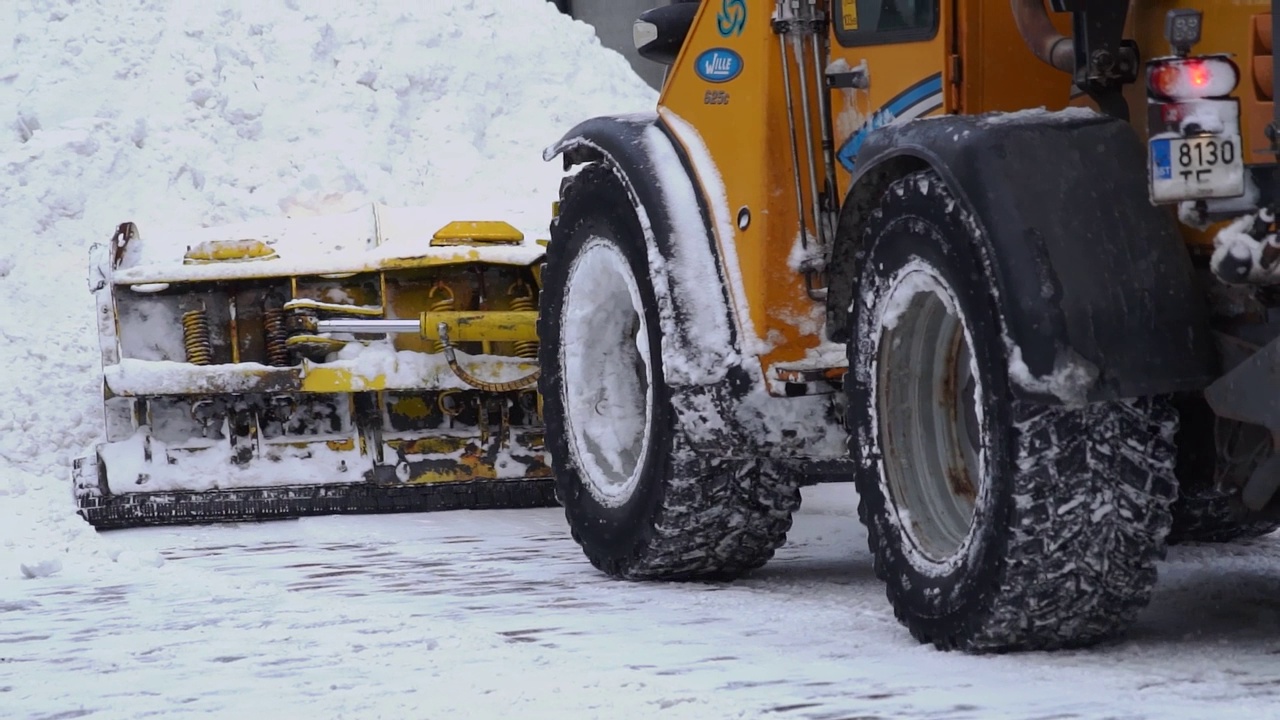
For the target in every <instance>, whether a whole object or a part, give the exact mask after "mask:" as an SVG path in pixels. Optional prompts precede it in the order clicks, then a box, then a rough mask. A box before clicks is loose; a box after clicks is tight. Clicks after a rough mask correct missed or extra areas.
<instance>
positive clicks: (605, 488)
mask: <svg viewBox="0 0 1280 720" xmlns="http://www.w3.org/2000/svg"><path fill="white" fill-rule="evenodd" d="M551 237H552V240H551V243H550V245H549V247H548V249H547V265H546V269H545V270H544V272H543V288H542V294H541V307H540V312H539V318H538V335H539V338H540V341H541V346H540V347H541V349H540V352H539V357H538V360H539V363H540V365H541V368H542V376H541V380H540V387H539V389H540V390H541V393H542V396H543V415H544V419H545V422H546V433H547V448H548V450H549V451H550V455H551V459H552V467H553V469H554V471H555V475H556V494H557V497H558V498H559V500H560V502H561V504H563V505H564V509H565V516H566V518H567V519H568V521H569V527H570V529H571V530H572V533H573V537H574V539H575V540H576V541H577V542H578V544H579V545H581V546H582V549H583V551H584V553H585V554H586V556H587V558H588V559H590V561H591V563H592V564H593V565H595V566H596V567H597V568H599V569H600V570H602V571H604V572H605V573H607V574H609V575H611V576H614V577H620V578H627V579H659V578H660V579H692V578H729V577H734V576H737V575H740V574H741V573H743V572H746V571H748V570H751V569H754V568H757V567H759V566H761V565H763V564H764V563H765V562H766V561H768V560H769V558H771V557H772V556H773V553H774V550H775V549H776V548H777V547H778V546H780V545H781V544H782V543H783V542H784V541H785V539H786V533H787V531H788V530H789V529H790V527H791V514H792V512H793V511H794V510H795V509H796V508H797V507H798V506H799V503H800V495H799V489H798V487H797V485H796V483H795V482H794V481H792V480H790V479H785V478H784V477H783V476H782V474H781V473H780V472H779V469H778V468H777V467H775V466H774V465H773V464H772V463H770V462H768V461H763V460H756V459H740V458H734V457H711V456H708V454H707V453H698V452H695V451H694V450H693V449H692V448H690V447H689V445H688V443H687V441H686V440H685V437H684V434H683V433H682V432H681V429H680V427H679V423H678V421H677V419H676V416H677V414H676V412H675V411H674V409H673V407H672V398H673V394H672V392H671V390H670V389H669V388H668V387H667V385H666V382H665V379H664V377H663V370H662V358H661V352H660V348H661V343H662V341H663V338H662V334H661V331H660V325H659V308H658V298H657V295H656V294H655V291H654V286H653V282H652V280H651V279H650V275H649V267H650V266H649V261H648V251H647V249H646V245H645V239H644V235H643V234H642V232H641V227H640V223H639V221H638V220H637V219H636V213H635V210H634V209H633V206H632V203H631V200H630V199H629V195H628V193H627V192H626V190H625V189H624V187H623V185H622V183H621V181H620V180H619V179H618V178H617V177H615V176H614V175H613V173H612V172H611V171H610V170H608V169H607V168H605V167H603V166H600V165H591V166H588V167H586V168H584V169H583V170H582V171H581V172H579V173H578V174H577V175H575V176H573V178H571V179H570V180H569V181H568V182H566V183H565V185H564V187H563V188H562V190H561V200H560V215H559V217H557V218H556V220H555V221H554V222H553V224H552V228H551ZM588 340H589V342H588ZM620 368H622V369H626V370H627V372H619V369H620ZM725 450H726V453H728V452H731V451H732V450H733V449H732V448H726V449H725Z"/></svg>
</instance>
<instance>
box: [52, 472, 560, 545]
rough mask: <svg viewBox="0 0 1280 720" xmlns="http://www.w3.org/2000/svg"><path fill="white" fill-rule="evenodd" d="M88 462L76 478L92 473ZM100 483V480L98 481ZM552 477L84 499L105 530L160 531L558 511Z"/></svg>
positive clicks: (88, 515) (83, 507)
mask: <svg viewBox="0 0 1280 720" xmlns="http://www.w3.org/2000/svg"><path fill="white" fill-rule="evenodd" d="M83 460H84V459H83V458H82V459H81V460H80V461H77V464H76V468H75V471H74V472H75V474H76V475H77V477H83V475H85V474H90V475H92V474H93V472H94V471H93V469H92V468H86V467H84V465H87V464H88V463H84V462H83ZM94 481H95V482H96V478H95V479H94ZM555 504H556V498H555V487H554V484H553V482H552V481H551V480H550V479H548V478H535V479H531V480H506V481H500V482H486V481H469V482H454V483H426V484H421V485H375V484H368V483H361V484H355V485H340V484H339V485H285V486H277V487H270V488H248V489H241V490H209V491H203V492H184V491H174V492H158V493H125V494H120V495H101V494H93V495H85V496H83V497H81V498H80V501H79V507H80V514H81V515H82V516H83V517H84V518H85V519H86V520H88V521H89V523H90V524H92V525H93V526H94V527H96V528H98V529H99V530H115V529H121V528H131V527H147V526H154V525H194V524H200V523H219V522H246V521H257V520H282V519H288V518H297V517H305V516H308V515H339V514H348V513H361V514H363V513H400V512H428V511H434V510H511V509H521V508H539V507H552V506H554V505H555Z"/></svg>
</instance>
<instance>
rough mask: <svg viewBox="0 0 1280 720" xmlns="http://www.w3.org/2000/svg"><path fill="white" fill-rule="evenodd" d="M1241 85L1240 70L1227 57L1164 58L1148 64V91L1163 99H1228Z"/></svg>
mask: <svg viewBox="0 0 1280 720" xmlns="http://www.w3.org/2000/svg"><path fill="white" fill-rule="evenodd" d="M1239 82H1240V71H1239V69H1237V68H1236V64H1235V63H1233V62H1231V60H1230V59H1228V58H1227V57H1225V56H1217V55H1214V56H1208V57H1198V58H1164V59H1161V60H1153V61H1151V62H1150V63H1148V64H1147V90H1148V91H1149V92H1150V93H1151V94H1152V95H1153V96H1155V97H1157V98H1160V99H1162V100H1195V99H1200V98H1217V97H1226V96H1228V95H1230V94H1231V91H1233V90H1235V89H1236V85H1237V84H1238V83H1239Z"/></svg>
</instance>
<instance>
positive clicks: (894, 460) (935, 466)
mask: <svg viewBox="0 0 1280 720" xmlns="http://www.w3.org/2000/svg"><path fill="white" fill-rule="evenodd" d="M958 307H959V304H958V302H957V301H956V299H955V296H954V294H953V293H952V292H951V290H950V288H949V287H948V286H947V284H946V282H945V281H944V280H943V279H942V278H941V277H939V276H938V275H937V274H936V273H935V272H934V271H933V270H932V269H931V268H928V267H926V266H923V265H917V266H915V267H907V268H904V271H903V272H901V273H899V274H898V275H897V276H896V277H895V278H894V281H893V283H892V284H891V287H890V290H889V292H887V293H886V294H885V296H884V300H883V301H882V304H881V337H880V343H879V352H878V360H879V362H878V364H877V368H876V372H875V376H876V383H875V384H876V405H877V427H878V430H879V438H880V447H881V450H882V463H883V473H882V477H883V480H884V485H885V488H884V489H885V491H886V499H887V500H889V501H890V502H891V503H892V505H893V509H894V511H895V515H896V518H897V521H898V522H897V524H898V525H899V527H900V528H901V530H902V532H903V534H904V535H905V536H906V537H907V538H908V539H909V541H910V546H911V548H910V549H912V550H914V552H912V553H911V555H912V556H913V560H914V561H916V562H915V564H917V565H920V566H921V567H922V569H925V570H928V569H930V568H936V567H938V566H940V565H941V566H949V565H951V564H953V563H954V562H957V561H958V560H959V559H960V558H962V557H963V556H964V554H965V552H966V550H967V548H968V546H969V544H970V543H971V541H972V537H973V528H974V518H975V516H976V508H977V506H978V501H979V497H980V493H981V490H982V477H983V474H982V464H983V453H982V444H981V405H980V403H979V402H978V398H979V397H980V395H981V387H980V384H979V381H978V376H977V374H976V368H975V362H974V359H973V355H972V352H971V351H970V340H969V333H968V331H967V329H966V327H965V322H964V319H963V317H962V315H961V313H960V311H959V310H958Z"/></svg>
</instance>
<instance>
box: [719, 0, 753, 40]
mask: <svg viewBox="0 0 1280 720" xmlns="http://www.w3.org/2000/svg"><path fill="white" fill-rule="evenodd" d="M746 26H747V0H723V2H721V3H720V12H719V13H717V14H716V29H717V30H719V31H720V35H721V36H722V37H729V36H730V35H741V34H742V29H743V28H745V27H746Z"/></svg>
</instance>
